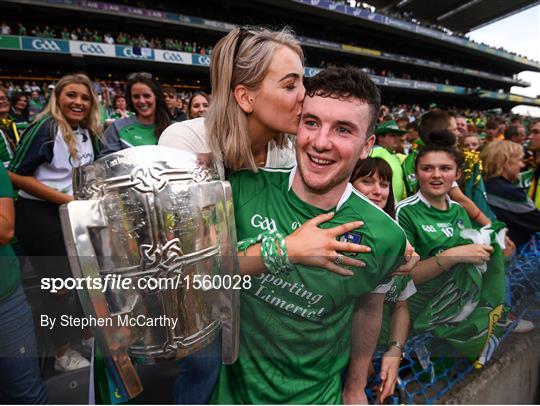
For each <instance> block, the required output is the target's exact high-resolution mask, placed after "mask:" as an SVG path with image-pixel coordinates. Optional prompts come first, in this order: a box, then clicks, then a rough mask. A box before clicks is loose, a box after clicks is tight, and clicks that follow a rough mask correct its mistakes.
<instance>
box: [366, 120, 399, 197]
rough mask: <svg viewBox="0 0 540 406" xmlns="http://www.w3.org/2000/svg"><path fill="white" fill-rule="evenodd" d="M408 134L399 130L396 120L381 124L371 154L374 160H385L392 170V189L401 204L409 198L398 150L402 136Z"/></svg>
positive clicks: (376, 130)
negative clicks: (401, 201) (397, 153)
mask: <svg viewBox="0 0 540 406" xmlns="http://www.w3.org/2000/svg"><path fill="white" fill-rule="evenodd" d="M406 133H407V131H404V130H400V129H399V127H398V125H397V123H396V122H395V121H394V120H391V121H386V122H384V123H383V124H380V125H379V126H377V128H376V129H375V136H376V137H377V143H376V145H375V146H374V147H373V150H372V151H371V154H370V156H371V157H372V158H377V157H378V158H382V159H384V160H385V161H386V162H387V163H388V164H389V165H390V167H391V168H392V189H393V191H394V199H395V201H396V202H399V201H400V200H402V199H404V198H405V197H406V196H407V194H406V192H405V184H404V182H403V170H402V169H401V161H400V159H399V158H398V156H397V155H396V150H397V149H398V148H399V147H400V142H401V141H400V136H402V135H403V134H406Z"/></svg>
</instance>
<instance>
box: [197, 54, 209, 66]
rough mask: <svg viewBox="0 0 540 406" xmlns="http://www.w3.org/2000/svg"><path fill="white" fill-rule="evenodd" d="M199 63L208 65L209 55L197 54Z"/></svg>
mask: <svg viewBox="0 0 540 406" xmlns="http://www.w3.org/2000/svg"><path fill="white" fill-rule="evenodd" d="M198 61H199V65H204V66H210V57H209V56H199V59H198Z"/></svg>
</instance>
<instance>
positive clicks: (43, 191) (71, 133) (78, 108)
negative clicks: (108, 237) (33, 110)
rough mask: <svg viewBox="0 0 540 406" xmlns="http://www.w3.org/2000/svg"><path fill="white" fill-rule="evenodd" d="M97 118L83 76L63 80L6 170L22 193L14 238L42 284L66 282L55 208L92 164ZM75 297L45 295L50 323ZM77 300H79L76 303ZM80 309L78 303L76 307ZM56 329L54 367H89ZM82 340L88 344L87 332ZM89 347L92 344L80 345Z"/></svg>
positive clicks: (70, 194)
mask: <svg viewBox="0 0 540 406" xmlns="http://www.w3.org/2000/svg"><path fill="white" fill-rule="evenodd" d="M100 123H101V116H100V112H99V105H98V100H97V97H96V94H95V93H94V91H93V90H92V85H91V83H90V79H88V77H86V76H85V75H80V74H79V75H68V76H64V77H63V78H62V79H60V81H59V82H58V84H57V85H56V87H55V89H54V91H53V93H52V95H51V98H50V100H49V103H48V105H47V107H46V108H45V110H44V111H43V112H42V113H41V114H40V115H38V116H37V117H36V120H35V122H34V123H33V124H32V125H31V126H30V127H29V128H28V129H27V130H26V132H25V133H24V137H23V138H21V142H20V143H19V145H18V147H17V150H16V152H15V156H14V157H13V160H12V161H11V166H10V167H9V171H10V178H11V181H12V182H13V185H14V186H15V187H16V188H18V189H20V192H19V198H18V200H17V203H16V206H15V208H16V214H17V223H16V227H15V235H16V236H17V238H18V240H19V242H20V244H21V246H22V248H23V250H24V252H25V254H26V255H28V256H29V257H30V261H31V263H32V266H33V267H34V269H35V270H36V272H37V273H38V275H39V276H40V277H41V278H44V277H61V278H66V277H69V276H70V271H69V264H68V262H67V253H66V250H65V247H64V240H63V238H62V229H61V226H60V218H59V214H58V208H59V206H60V205H61V204H63V203H67V202H69V201H71V200H73V188H72V180H71V179H72V171H73V168H75V167H78V166H81V165H85V164H88V163H91V162H92V161H93V160H94V157H95V146H96V142H97V141H98V139H99V137H101V124H100ZM71 295H73V292H68V291H65V290H64V291H61V292H58V293H57V294H53V293H46V297H45V298H44V302H45V305H46V306H45V307H46V313H44V314H47V315H48V316H49V317H60V316H61V315H64V314H76V312H78V311H79V310H78V308H79V306H76V305H73V304H72V302H71V301H70V296H71ZM75 300H77V298H76V297H75ZM77 303H78V302H77ZM56 320H57V323H56V326H55V327H54V328H53V329H52V330H51V338H52V341H53V344H54V347H55V350H56V361H55V364H54V367H55V369H56V370H57V371H59V372H63V371H71V370H75V369H78V368H82V367H87V366H89V363H88V361H87V360H86V359H85V358H83V357H82V356H81V354H79V353H78V352H76V351H74V350H73V349H71V347H70V345H69V341H68V338H69V334H68V331H67V330H68V328H66V327H59V326H58V325H59V324H60V323H59V318H57V319H56ZM83 336H85V337H86V339H87V340H90V338H91V337H90V334H89V331H86V330H85V331H83ZM83 344H87V345H90V341H85V340H83Z"/></svg>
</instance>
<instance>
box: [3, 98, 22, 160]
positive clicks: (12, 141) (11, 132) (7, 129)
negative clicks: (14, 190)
mask: <svg viewBox="0 0 540 406" xmlns="http://www.w3.org/2000/svg"><path fill="white" fill-rule="evenodd" d="M9 111H10V102H9V99H8V97H7V93H6V91H5V90H4V89H2V88H0V159H1V160H2V163H3V166H4V167H6V168H7V167H8V166H9V163H10V162H11V160H12V159H13V155H14V154H15V149H16V147H17V144H18V142H19V138H20V135H19V131H18V129H17V125H16V124H15V122H14V121H13V119H12V118H11V116H10V115H9Z"/></svg>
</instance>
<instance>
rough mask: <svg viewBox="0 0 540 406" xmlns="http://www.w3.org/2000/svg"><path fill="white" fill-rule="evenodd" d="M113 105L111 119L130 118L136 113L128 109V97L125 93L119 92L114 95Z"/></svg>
mask: <svg viewBox="0 0 540 406" xmlns="http://www.w3.org/2000/svg"><path fill="white" fill-rule="evenodd" d="M112 107H113V113H112V114H111V119H113V120H118V119H122V118H128V117H131V116H133V115H134V114H135V113H133V112H131V111H129V110H128V109H127V102H126V98H125V96H124V95H123V94H117V95H115V96H114V97H113V100H112Z"/></svg>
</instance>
